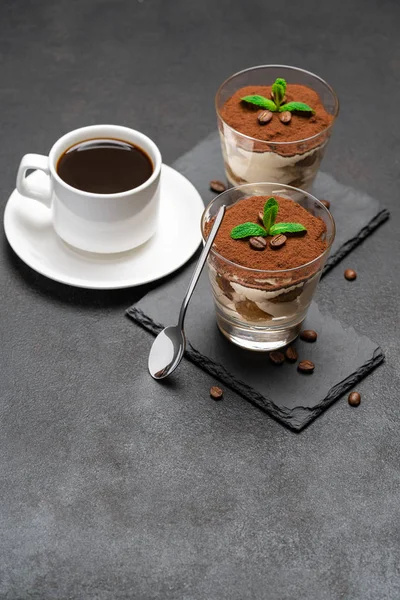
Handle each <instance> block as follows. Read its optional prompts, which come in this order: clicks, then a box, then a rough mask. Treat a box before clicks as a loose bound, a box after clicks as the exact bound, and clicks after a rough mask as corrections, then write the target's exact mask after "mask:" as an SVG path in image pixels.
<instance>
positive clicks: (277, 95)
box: [241, 77, 315, 115]
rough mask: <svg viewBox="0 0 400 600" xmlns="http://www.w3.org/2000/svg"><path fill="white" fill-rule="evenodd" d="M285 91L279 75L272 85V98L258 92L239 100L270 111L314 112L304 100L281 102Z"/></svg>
mask: <svg viewBox="0 0 400 600" xmlns="http://www.w3.org/2000/svg"><path fill="white" fill-rule="evenodd" d="M285 93H286V81H285V80H284V79H282V78H281V77H278V78H277V79H275V82H274V84H273V85H272V94H273V100H269V99H268V98H265V97H264V96H260V95H259V94H254V95H253V96H244V98H241V100H242V101H243V102H247V103H248V104H253V105H255V106H259V107H260V108H263V109H264V110H270V111H271V112H285V111H289V112H303V113H308V115H314V114H315V110H314V109H313V108H311V106H308V104H305V103H304V102H287V103H286V104H282V102H283V99H284V98H285Z"/></svg>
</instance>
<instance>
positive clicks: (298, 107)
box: [279, 102, 315, 114]
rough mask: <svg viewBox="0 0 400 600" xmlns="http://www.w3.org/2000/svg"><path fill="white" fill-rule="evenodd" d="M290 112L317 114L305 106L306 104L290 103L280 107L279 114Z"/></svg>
mask: <svg viewBox="0 0 400 600" xmlns="http://www.w3.org/2000/svg"><path fill="white" fill-rule="evenodd" d="M285 110H288V111H289V112H307V113H310V114H315V110H313V109H312V108H311V106H308V104H305V103H304V102H288V103H287V104H283V105H282V106H280V107H279V112H284V111H285Z"/></svg>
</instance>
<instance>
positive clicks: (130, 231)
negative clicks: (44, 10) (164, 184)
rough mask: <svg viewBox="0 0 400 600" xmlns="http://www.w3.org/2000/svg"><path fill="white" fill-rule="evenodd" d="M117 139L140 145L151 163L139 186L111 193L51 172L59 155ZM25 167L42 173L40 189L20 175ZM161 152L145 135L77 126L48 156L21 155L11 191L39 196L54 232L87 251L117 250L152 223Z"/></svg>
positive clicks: (141, 236)
mask: <svg viewBox="0 0 400 600" xmlns="http://www.w3.org/2000/svg"><path fill="white" fill-rule="evenodd" d="M107 138H112V139H117V140H124V141H126V142H130V143H132V144H134V145H135V146H138V147H139V148H141V149H142V150H144V151H145V152H146V153H147V155H148V156H149V157H150V159H151V161H152V163H153V173H152V175H151V176H150V178H149V179H148V180H147V181H145V182H144V183H143V184H142V185H140V186H138V187H136V188H134V189H132V190H128V191H126V192H120V193H117V194H95V193H91V192H84V191H82V190H78V189H76V188H74V187H72V186H70V185H68V183H65V181H63V180H62V179H61V177H60V176H59V175H58V173H57V162H58V160H59V158H60V157H61V156H62V154H63V153H64V152H65V151H66V150H68V148H71V147H72V146H75V145H76V144H78V143H79V142H83V141H86V140H90V139H107ZM29 169H40V170H41V171H44V173H46V175H47V177H48V186H47V189H46V191H44V190H43V186H42V187H41V188H39V187H35V185H34V184H33V183H32V180H31V178H30V177H29V176H28V177H26V172H27V171H28V170H29ZM160 174H161V154H160V151H159V149H158V148H157V146H156V145H155V144H154V142H152V140H151V139H150V138H148V137H147V136H145V135H143V133H140V132H139V131H135V130H134V129H129V128H128V127H121V126H119V125H91V126H89V127H81V128H80V129H75V130H74V131H71V132H70V133H67V134H66V135H64V136H63V137H61V138H60V139H59V140H58V141H57V142H56V143H55V144H54V146H53V147H52V149H51V150H50V154H49V156H44V155H42V154H25V156H24V157H23V158H22V160H21V164H20V165H19V169H18V175H17V190H18V192H19V193H20V194H22V195H23V196H27V197H28V198H30V199H33V200H36V201H39V202H41V203H43V204H44V205H45V206H47V207H48V208H49V210H51V212H52V222H53V226H54V229H55V231H56V233H57V234H58V235H59V236H60V238H61V239H63V240H64V241H65V242H67V243H68V244H70V245H71V246H74V247H76V248H79V249H80V250H85V251H87V252H98V253H112V252H123V251H125V250H130V249H131V248H135V247H136V246H139V245H140V244H143V243H144V242H146V241H147V240H149V239H150V238H151V236H152V235H153V234H154V233H155V231H156V227H157V216H158V207H159V199H160Z"/></svg>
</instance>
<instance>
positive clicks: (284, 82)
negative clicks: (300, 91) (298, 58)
mask: <svg viewBox="0 0 400 600" xmlns="http://www.w3.org/2000/svg"><path fill="white" fill-rule="evenodd" d="M275 83H277V84H279V85H281V86H282V87H283V95H285V94H286V80H285V79H283V78H282V77H277V78H276V79H275Z"/></svg>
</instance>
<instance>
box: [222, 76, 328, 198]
mask: <svg viewBox="0 0 400 600" xmlns="http://www.w3.org/2000/svg"><path fill="white" fill-rule="evenodd" d="M277 77H283V78H284V79H286V81H287V83H288V84H290V83H292V84H300V85H304V86H307V87H309V88H311V89H313V90H314V91H315V92H317V93H318V95H319V96H320V98H321V101H322V104H323V105H324V107H325V110H326V111H327V112H328V113H329V114H330V115H332V116H333V119H332V121H331V123H330V124H329V126H328V127H326V129H324V130H323V131H321V132H320V133H318V134H317V135H314V136H312V137H309V138H306V139H299V140H296V141H291V142H268V141H262V140H257V139H255V138H253V137H250V136H247V135H244V134H243V133H240V132H239V131H237V130H236V129H233V128H232V127H231V126H230V125H228V124H227V123H226V122H225V121H224V120H223V118H222V116H221V112H220V110H221V108H222V107H223V106H224V104H225V102H226V101H227V100H228V99H229V98H230V97H231V96H232V95H233V94H234V93H235V92H236V91H237V90H238V89H240V88H242V87H245V86H260V85H272V83H273V82H274V81H275V79H276V78H277ZM215 106H216V111H217V119H218V129H219V133H220V138H221V148H222V155H223V158H224V164H225V173H226V176H227V178H228V181H229V182H230V184H231V185H233V186H235V185H241V184H244V183H255V182H257V181H277V182H279V183H285V184H288V185H293V186H294V187H299V188H301V189H305V190H308V189H310V187H311V185H312V183H313V181H314V179H315V176H316V174H317V172H318V169H319V166H320V164H321V160H322V158H323V156H324V152H325V149H326V146H327V144H328V141H329V137H330V135H331V131H332V127H333V124H334V122H335V118H336V117H337V115H338V113H339V100H338V98H337V96H336V94H335V92H334V91H333V89H332V88H331V87H330V85H328V84H327V83H326V82H325V81H324V80H323V79H321V78H320V77H318V76H317V75H314V74H313V73H309V72H308V71H304V70H303V69H298V68H297V67H289V66H285V65H262V66H258V67H252V68H250V69H245V70H244V71H240V72H239V73H235V74H234V75H232V76H231V77H229V79H227V80H226V81H224V83H223V84H222V85H221V87H220V88H219V90H218V92H217V95H216V98H215Z"/></svg>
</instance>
